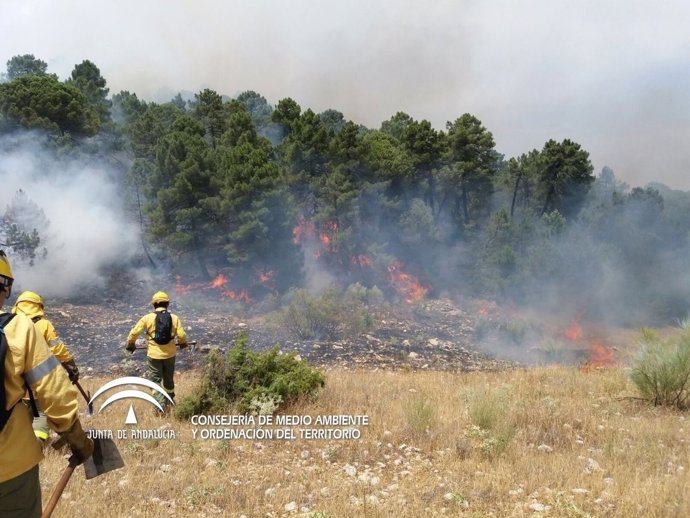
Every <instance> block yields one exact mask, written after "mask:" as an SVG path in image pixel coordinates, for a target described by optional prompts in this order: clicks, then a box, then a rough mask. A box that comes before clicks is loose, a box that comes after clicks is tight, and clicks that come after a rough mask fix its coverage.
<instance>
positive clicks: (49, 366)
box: [24, 354, 60, 385]
mask: <svg viewBox="0 0 690 518" xmlns="http://www.w3.org/2000/svg"><path fill="white" fill-rule="evenodd" d="M58 365H60V361H59V360H58V359H57V358H56V357H55V356H54V355H52V354H51V355H50V356H49V357H48V358H46V359H45V361H44V362H43V363H40V364H39V365H36V367H34V368H33V369H31V370H30V371H29V372H27V373H26V374H24V379H25V380H26V382H27V383H28V384H29V385H33V384H34V383H36V382H37V381H38V380H40V379H41V378H42V377H43V376H45V375H46V374H49V373H50V372H51V371H52V370H53V369H54V368H55V367H57V366H58Z"/></svg>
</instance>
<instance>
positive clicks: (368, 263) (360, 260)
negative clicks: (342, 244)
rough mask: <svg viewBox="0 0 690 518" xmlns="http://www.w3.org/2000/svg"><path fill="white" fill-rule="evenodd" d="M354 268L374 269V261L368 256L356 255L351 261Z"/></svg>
mask: <svg viewBox="0 0 690 518" xmlns="http://www.w3.org/2000/svg"><path fill="white" fill-rule="evenodd" d="M350 263H351V264H352V266H359V267H360V268H373V267H374V261H372V260H371V259H369V258H368V257H367V256H366V255H356V256H354V257H353V258H352V259H350Z"/></svg>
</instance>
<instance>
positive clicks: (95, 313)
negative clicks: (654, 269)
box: [46, 296, 635, 375]
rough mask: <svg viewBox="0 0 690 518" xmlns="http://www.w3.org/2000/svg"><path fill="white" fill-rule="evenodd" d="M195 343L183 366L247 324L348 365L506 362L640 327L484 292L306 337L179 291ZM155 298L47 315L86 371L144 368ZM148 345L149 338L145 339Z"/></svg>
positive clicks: (574, 352) (607, 360)
mask: <svg viewBox="0 0 690 518" xmlns="http://www.w3.org/2000/svg"><path fill="white" fill-rule="evenodd" d="M173 304H174V305H173V306H172V307H171V310H172V311H173V312H174V313H176V314H178V315H179V316H180V318H181V319H182V323H183V325H184V326H185V329H186V330H187V334H188V338H189V340H190V341H191V340H194V341H196V342H197V345H196V346H195V347H190V348H189V349H188V350H187V351H182V352H180V354H178V356H177V368H178V369H179V370H187V369H192V368H197V367H201V366H203V365H204V363H205V358H206V356H207V355H206V353H208V351H209V350H212V349H218V350H220V351H221V352H225V351H227V350H228V348H230V347H232V345H233V344H234V341H235V339H236V338H237V336H238V334H239V333H240V332H245V333H246V334H247V336H248V345H249V347H250V348H252V349H254V350H258V351H264V350H268V349H270V348H271V347H273V346H275V345H278V346H279V347H280V349H281V350H282V351H283V352H286V353H289V352H292V353H295V354H297V355H299V356H300V357H301V358H302V359H304V360H306V361H308V362H309V363H310V364H312V365H314V366H317V367H320V368H324V369H329V368H340V369H358V368H360V369H407V370H442V371H452V372H470V371H496V370H503V369H510V368H515V367H520V366H524V365H528V364H535V363H542V364H544V363H558V364H570V365H589V364H592V365H596V366H599V365H603V366H607V365H613V364H616V363H619V362H620V361H621V360H622V359H623V358H624V352H623V351H624V349H625V344H626V343H633V342H635V340H634V338H633V337H632V335H631V334H630V332H627V333H623V334H622V333H621V330H617V331H615V332H614V333H613V334H612V329H611V328H610V327H609V326H605V327H603V328H602V327H601V326H595V325H593V324H591V323H586V324H585V323H582V322H579V321H578V320H577V319H572V318H570V317H568V316H567V315H566V316H560V317H558V318H556V319H553V318H551V319H549V318H546V316H545V315H544V314H538V315H529V314H528V313H526V312H524V311H523V312H521V313H518V312H516V311H515V310H514V309H509V308H500V307H499V306H497V305H496V304H495V303H492V302H488V301H481V300H465V301H460V302H455V301H451V300H449V299H428V300H424V301H421V302H418V303H415V304H404V303H401V304H396V305H393V304H387V305H385V307H383V308H379V309H377V310H376V311H375V312H372V313H371V316H372V324H373V325H372V326H371V328H370V329H369V330H368V331H367V332H364V333H359V334H348V333H340V335H339V336H338V337H337V338H332V339H321V340H314V339H310V340H303V339H297V338H295V336H293V335H291V334H290V333H288V332H286V331H285V329H284V328H282V327H281V325H279V324H276V322H277V320H276V319H275V318H272V317H271V313H270V312H268V311H266V308H263V309H262V308H259V307H258V306H257V305H254V306H244V305H241V304H239V303H235V302H228V301H219V300H218V299H217V298H213V299H212V298H199V297H197V298H190V297H186V298H185V297H183V296H180V297H178V298H176V299H175V298H174V300H173ZM149 308H150V306H149V305H148V302H147V301H143V300H139V301H136V303H135V302H132V303H130V302H124V301H120V300H114V299H111V300H108V301H107V302H106V301H104V302H103V303H99V304H93V303H91V304H89V303H57V302H49V303H48V307H47V310H46V311H47V316H48V318H50V319H51V320H52V321H53V323H54V324H55V327H56V328H57V330H58V333H59V334H60V335H61V336H62V338H63V339H64V341H65V343H66V344H67V346H68V348H69V349H70V350H71V351H72V353H73V354H74V356H75V357H76V360H77V363H78V365H79V366H80V368H81V369H82V371H85V372H86V373H92V374H104V373H117V374H118V375H125V374H126V375H140V374H143V372H144V370H145V368H146V361H145V351H144V350H138V351H136V352H135V353H134V354H129V353H126V352H125V351H124V346H125V340H126V337H127V333H128V332H129V329H130V328H131V327H132V326H133V325H134V323H135V322H136V320H137V319H138V318H139V317H141V316H142V315H143V314H144V313H146V312H147V311H149ZM140 345H141V346H142V347H143V346H144V343H143V341H141V342H140Z"/></svg>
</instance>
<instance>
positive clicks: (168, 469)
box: [158, 464, 172, 473]
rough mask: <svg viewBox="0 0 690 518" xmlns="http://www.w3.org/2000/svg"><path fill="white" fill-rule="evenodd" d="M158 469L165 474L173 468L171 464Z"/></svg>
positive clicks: (162, 465)
mask: <svg viewBox="0 0 690 518" xmlns="http://www.w3.org/2000/svg"><path fill="white" fill-rule="evenodd" d="M158 469H159V470H161V471H162V472H163V473H167V472H168V471H170V470H171V469H172V466H171V465H170V464H161V466H160V467H159V468H158Z"/></svg>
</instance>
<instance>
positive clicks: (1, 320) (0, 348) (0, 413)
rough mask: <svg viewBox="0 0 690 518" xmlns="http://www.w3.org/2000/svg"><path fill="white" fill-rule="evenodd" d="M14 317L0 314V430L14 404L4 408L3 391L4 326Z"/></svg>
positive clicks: (4, 395) (5, 339)
mask: <svg viewBox="0 0 690 518" xmlns="http://www.w3.org/2000/svg"><path fill="white" fill-rule="evenodd" d="M13 318H14V314H13V313H4V314H2V315H0V374H1V375H0V432H2V430H3V428H5V425H6V424H7V421H8V420H9V419H10V415H11V414H12V410H13V409H14V406H12V408H10V409H9V410H5V405H6V404H7V394H6V393H5V356H6V355H7V349H8V345H7V337H5V326H6V325H7V324H8V322H9V321H10V320H12V319H13Z"/></svg>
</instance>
